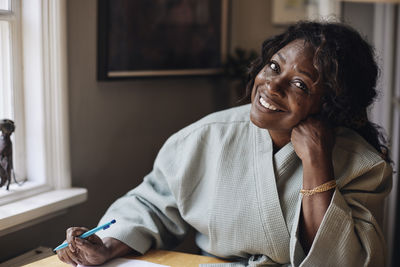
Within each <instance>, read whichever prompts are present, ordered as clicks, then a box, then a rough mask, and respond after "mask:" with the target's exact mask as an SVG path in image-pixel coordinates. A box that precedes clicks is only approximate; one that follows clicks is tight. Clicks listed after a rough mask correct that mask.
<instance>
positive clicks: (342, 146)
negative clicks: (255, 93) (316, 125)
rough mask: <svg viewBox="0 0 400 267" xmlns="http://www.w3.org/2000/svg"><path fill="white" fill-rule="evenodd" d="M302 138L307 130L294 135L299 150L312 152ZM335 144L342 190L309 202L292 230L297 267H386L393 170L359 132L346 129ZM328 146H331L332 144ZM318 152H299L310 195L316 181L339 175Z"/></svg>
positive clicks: (300, 208) (304, 202)
mask: <svg viewBox="0 0 400 267" xmlns="http://www.w3.org/2000/svg"><path fill="white" fill-rule="evenodd" d="M300 130H301V131H300ZM314 130H315V129H314ZM314 130H313V131H314ZM313 131H311V132H313ZM315 132H318V131H315ZM300 133H302V134H303V135H304V133H305V132H304V129H300V127H299V129H296V131H295V130H294V132H293V134H292V135H293V136H292V142H293V143H294V144H293V145H294V146H297V147H299V144H301V146H302V148H306V147H312V146H306V145H304V143H301V142H300V141H301V140H303V141H304V139H306V138H304V137H303V136H299V135H300ZM295 134H298V136H297V137H298V139H297V142H296V140H295V138H293V137H294V135H295ZM308 134H309V135H310V133H308ZM310 136H315V135H314V133H311V135H310ZM335 138H336V143H337V144H336V146H335V151H334V153H333V156H332V158H334V159H335V179H336V180H337V181H339V186H338V187H337V188H336V189H334V190H332V191H333V192H332V191H327V192H325V193H317V194H315V195H312V196H305V195H304V196H303V198H302V202H301V203H299V204H301V206H298V210H297V213H296V215H295V218H294V223H293V227H292V233H291V246H290V257H291V263H292V265H293V266H294V267H297V266H384V264H385V257H386V243H385V240H384V238H383V234H382V230H381V226H382V223H383V207H384V203H385V197H386V196H387V195H388V193H389V192H390V189H391V184H392V178H391V177H392V168H391V166H390V164H389V163H387V162H385V161H384V160H383V159H382V158H380V157H379V155H378V153H376V152H374V151H373V150H371V149H372V148H368V144H366V143H365V140H363V139H362V138H361V137H360V136H358V135H356V134H355V133H354V132H353V131H350V130H346V129H343V130H341V131H340V133H339V135H338V136H337V137H335ZM322 140H323V139H322ZM307 142H309V140H308V141H307ZM322 143H325V144H329V141H328V140H325V141H322ZM316 147H317V146H314V151H313V152H310V151H307V150H304V149H298V150H296V153H298V152H299V154H300V155H299V154H298V155H299V157H300V158H301V159H302V161H303V175H304V176H303V186H304V188H305V189H308V187H307V186H308V185H310V187H309V188H314V187H315V185H317V183H315V184H314V183H313V182H315V181H318V183H319V182H321V183H323V182H325V180H317V179H318V178H322V177H323V175H325V174H329V173H331V174H332V175H333V171H330V170H332V165H331V164H329V162H332V160H330V158H329V156H327V154H323V153H322V154H319V152H318V151H320V150H318V149H316ZM325 151H331V150H329V149H328V148H327V149H325ZM305 152H307V154H306V153H305ZM309 152H310V153H309ZM302 153H303V154H302ZM305 155H307V156H308V157H305ZM310 155H314V156H318V155H319V156H318V157H310ZM307 158H309V159H312V161H307V160H306V159H307ZM322 159H325V160H322ZM312 163H316V164H314V165H313V164H312ZM332 177H333V176H332ZM321 183H319V184H321ZM319 184H318V185H319ZM304 252H306V253H304Z"/></svg>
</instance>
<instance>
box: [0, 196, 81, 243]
mask: <svg viewBox="0 0 400 267" xmlns="http://www.w3.org/2000/svg"><path fill="white" fill-rule="evenodd" d="M86 199H87V190H86V189H85V188H69V189H62V190H53V191H48V192H45V193H41V194H38V195H35V196H32V197H28V198H24V199H21V200H18V201H15V202H12V203H9V204H5V205H2V206H0V236H2V235H5V234H8V233H11V232H14V231H17V230H19V229H22V228H25V227H27V226H30V225H33V224H36V223H38V222H40V221H43V220H46V219H48V218H51V217H54V216H56V215H59V214H61V213H64V212H65V209H66V208H68V207H71V206H74V205H76V204H79V203H82V202H84V201H85V200H86Z"/></svg>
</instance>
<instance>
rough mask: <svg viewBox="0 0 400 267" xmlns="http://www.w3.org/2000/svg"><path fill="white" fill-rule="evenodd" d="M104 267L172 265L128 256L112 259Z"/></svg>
mask: <svg viewBox="0 0 400 267" xmlns="http://www.w3.org/2000/svg"><path fill="white" fill-rule="evenodd" d="M100 266H103V267H170V266H167V265H160V264H156V263H152V262H148V261H141V260H133V259H127V258H117V259H114V260H112V261H109V262H106V263H105V264H103V265H100ZM78 267H89V266H85V265H78Z"/></svg>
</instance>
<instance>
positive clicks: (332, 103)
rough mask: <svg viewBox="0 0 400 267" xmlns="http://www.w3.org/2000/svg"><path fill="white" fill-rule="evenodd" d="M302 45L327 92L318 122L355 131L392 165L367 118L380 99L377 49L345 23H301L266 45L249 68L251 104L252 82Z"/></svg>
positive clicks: (375, 127) (380, 136)
mask: <svg viewBox="0 0 400 267" xmlns="http://www.w3.org/2000/svg"><path fill="white" fill-rule="evenodd" d="M297 39H301V40H304V41H305V43H306V44H307V45H310V46H311V47H312V48H313V49H314V51H315V54H314V62H313V64H314V67H315V68H316V69H317V71H318V74H319V77H318V80H317V81H316V83H318V82H321V83H322V84H323V87H324V88H325V92H324V95H323V96H322V103H323V105H322V107H321V112H320V116H321V118H322V119H324V120H327V121H328V122H329V123H330V124H331V125H332V126H333V127H338V126H344V127H347V128H350V129H352V130H354V131H356V132H357V133H358V134H359V135H361V136H362V137H363V138H364V139H365V140H366V141H367V142H368V143H369V144H371V145H372V146H373V147H374V148H375V149H376V150H377V151H379V152H380V153H381V154H382V156H383V157H384V158H385V160H387V161H390V159H389V156H388V155H389V153H388V148H387V146H386V140H385V138H384V136H383V133H382V132H383V131H382V128H381V127H380V126H378V125H376V124H374V123H372V122H371V121H369V119H368V117H367V108H368V106H370V105H371V104H372V103H373V102H374V100H375V98H376V95H377V91H376V82H377V77H378V66H377V64H376V62H375V58H374V49H373V47H372V46H371V45H370V44H368V42H367V41H365V40H364V39H363V37H362V36H361V35H360V34H359V33H358V32H357V31H356V30H354V29H353V28H351V27H350V26H348V25H346V24H343V23H331V22H311V21H300V22H298V23H296V24H294V25H292V26H290V27H289V28H288V29H287V30H286V31H285V32H283V33H282V34H279V35H276V36H273V37H271V38H269V39H267V40H265V41H264V42H263V44H262V50H261V56H260V57H258V58H257V59H256V60H255V61H253V62H252V63H251V65H250V67H249V72H248V80H247V86H246V96H247V99H248V98H249V96H250V95H251V90H252V88H253V85H254V79H255V77H256V76H257V74H258V73H259V72H260V71H261V69H262V68H263V67H264V66H265V65H266V64H267V63H269V61H270V59H271V57H272V56H273V55H274V54H275V53H276V52H278V51H279V50H280V49H281V48H283V47H284V46H286V45H287V44H289V43H290V42H292V41H294V40H297Z"/></svg>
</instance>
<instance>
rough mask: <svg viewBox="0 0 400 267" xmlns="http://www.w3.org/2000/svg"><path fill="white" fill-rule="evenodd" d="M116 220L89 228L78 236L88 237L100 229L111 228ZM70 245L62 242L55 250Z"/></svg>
mask: <svg viewBox="0 0 400 267" xmlns="http://www.w3.org/2000/svg"><path fill="white" fill-rule="evenodd" d="M115 222H116V220H112V221H111V222H108V223H105V224H103V225H100V226H97V227H96V228H93V229H92V230H89V231H87V232H85V233H83V234H81V235H80V236H78V237H79V238H86V237H88V236H91V235H93V234H94V233H96V232H98V231H100V230H106V229H107V228H109V227H110V226H111V224H113V223H115ZM67 246H68V243H67V242H65V243H62V244H61V245H59V246H58V247H56V248H55V249H53V251H57V250H59V249H62V248H65V247H67Z"/></svg>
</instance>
